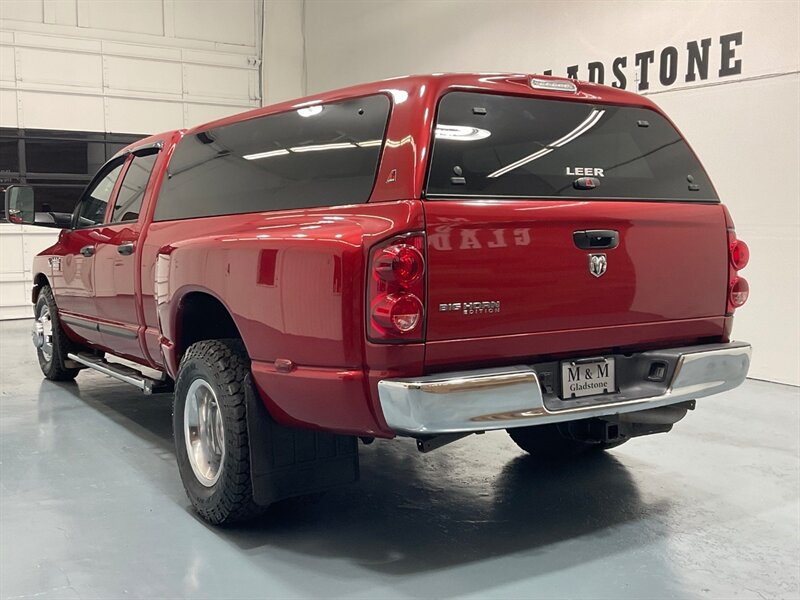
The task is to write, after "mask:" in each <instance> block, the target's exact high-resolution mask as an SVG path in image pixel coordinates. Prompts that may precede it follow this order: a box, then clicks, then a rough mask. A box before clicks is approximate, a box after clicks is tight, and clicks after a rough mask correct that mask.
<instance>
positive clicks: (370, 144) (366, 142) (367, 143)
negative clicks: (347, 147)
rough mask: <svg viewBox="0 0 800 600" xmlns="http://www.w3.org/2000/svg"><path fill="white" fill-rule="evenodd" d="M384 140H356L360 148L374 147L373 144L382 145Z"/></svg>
mask: <svg viewBox="0 0 800 600" xmlns="http://www.w3.org/2000/svg"><path fill="white" fill-rule="evenodd" d="M381 144H383V140H364V141H363V142H356V146H358V147H359V148H372V147H373V146H380V145H381Z"/></svg>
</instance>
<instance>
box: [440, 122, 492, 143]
mask: <svg viewBox="0 0 800 600" xmlns="http://www.w3.org/2000/svg"><path fill="white" fill-rule="evenodd" d="M490 135H492V132H491V131H488V130H486V129H480V128H479V127H467V126H465V125H437V126H436V139H437V140H454V141H462V142H471V141H473V140H482V139H485V138H487V137H489V136H490Z"/></svg>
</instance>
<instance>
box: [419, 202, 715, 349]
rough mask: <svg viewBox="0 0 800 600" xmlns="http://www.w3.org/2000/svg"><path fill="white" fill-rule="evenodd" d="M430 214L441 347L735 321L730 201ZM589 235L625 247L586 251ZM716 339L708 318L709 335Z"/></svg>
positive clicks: (457, 206) (447, 206)
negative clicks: (730, 291)
mask: <svg viewBox="0 0 800 600" xmlns="http://www.w3.org/2000/svg"><path fill="white" fill-rule="evenodd" d="M425 213H426V222H427V236H428V306H429V309H428V322H427V336H426V338H427V340H428V341H429V342H431V341H433V342H435V341H441V340H457V339H462V340H464V339H468V338H478V337H486V336H504V335H513V334H528V333H544V332H558V331H562V332H565V334H567V332H568V331H569V330H573V333H571V334H569V335H572V336H573V337H574V330H579V329H596V328H603V327H610V326H620V325H630V324H634V323H642V324H644V323H653V324H656V323H664V322H669V321H685V320H691V319H701V318H703V317H722V316H723V315H724V314H725V307H726V290H727V273H728V270H727V266H726V264H727V237H726V236H727V234H726V228H725V218H724V214H723V209H722V207H721V205H719V204H701V203H680V202H629V201H628V202H613V201H601V200H593V201H591V202H585V201H580V200H567V199H565V200H563V201H562V200H559V201H554V200H539V201H537V200H530V201H523V200H513V201H485V200H467V199H463V200H458V199H454V200H441V201H428V202H426V203H425ZM587 230H590V231H594V230H605V231H613V232H616V233H617V234H618V243H617V245H616V247H614V248H591V247H590V248H579V247H578V245H576V240H575V235H574V234H575V232H582V231H587ZM579 239H580V234H579ZM600 243H604V242H603V241H602V240H601V241H600ZM592 255H604V262H605V263H606V267H605V270H604V272H602V273H600V272H599V271H602V270H603V269H602V266H595V268H594V269H592V268H591V261H592ZM598 260H601V261H602V259H600V257H599V256H598V257H597V259H596V260H595V263H597V262H598ZM593 270H594V273H593V272H592V271H593ZM684 327H685V324H684ZM659 330H663V328H659ZM691 330H692V328H691V327H689V328H688V330H687V333H690V332H691ZM708 333H709V331H708V323H707V322H705V321H698V330H697V335H698V337H700V336H703V335H707V334H708ZM610 345H613V343H612V344H609V346H610Z"/></svg>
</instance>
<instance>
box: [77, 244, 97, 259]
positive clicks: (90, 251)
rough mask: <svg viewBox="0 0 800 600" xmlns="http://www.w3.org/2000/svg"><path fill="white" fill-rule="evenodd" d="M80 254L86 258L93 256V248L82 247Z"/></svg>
mask: <svg viewBox="0 0 800 600" xmlns="http://www.w3.org/2000/svg"><path fill="white" fill-rule="evenodd" d="M80 252H81V254H83V255H84V256H86V257H89V256H94V246H84V247H83V248H81V250H80Z"/></svg>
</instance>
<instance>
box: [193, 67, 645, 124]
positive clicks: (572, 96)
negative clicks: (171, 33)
mask: <svg viewBox="0 0 800 600" xmlns="http://www.w3.org/2000/svg"><path fill="white" fill-rule="evenodd" d="M533 78H535V79H537V80H544V81H554V82H565V83H571V84H574V85H575V86H576V88H577V91H575V92H572V91H570V92H565V91H561V90H543V89H534V88H533V87H532V86H531V79H533ZM450 90H462V91H464V90H468V91H475V92H490V93H491V92H495V93H505V94H524V95H530V96H540V97H543V98H553V99H560V100H569V101H583V102H586V101H594V102H602V103H605V104H625V105H631V106H645V107H649V108H652V107H654V104H653V103H652V102H651V101H650V100H649V99H647V98H645V97H644V96H640V95H638V94H635V93H633V92H628V91H625V90H622V89H619V88H614V87H610V86H606V85H600V84H596V83H591V82H588V81H577V80H574V79H568V78H566V77H553V76H550V75H529V74H524V73H434V74H429V75H406V76H402V77H393V78H390V79H383V80H381V81H374V82H371V83H362V84H358V85H354V86H349V87H345V88H339V89H336V90H330V91H327V92H322V93H320V94H314V95H311V96H305V97H302V98H296V99H293V100H288V101H285V102H280V103H278V104H271V105H269V106H264V107H262V108H256V109H253V110H249V111H246V112H243V113H239V114H236V115H232V116H229V117H224V118H221V119H217V120H214V121H210V122H208V123H204V124H202V125H197V126H195V127H192V128H190V129H188V130H187V133H195V132H199V131H205V130H207V129H210V128H212V127H218V126H220V125H228V124H230V123H236V122H239V121H245V120H248V119H252V118H254V117H259V116H263V115H269V114H274V113H279V112H283V111H287V110H292V109H297V108H301V107H303V106H308V105H312V104H322V103H326V102H335V101H338V100H342V99H345V98H353V97H358V96H368V95H371V94H379V93H388V94H389V95H391V96H392V98H393V100H394V102H395V103H396V104H399V103H401V102H405V101H407V100H409V99H413V98H414V97H415V96H416V98H417V99H419V100H421V99H422V98H423V96H428V97H431V96H432V97H435V98H438V97H439V96H441V95H442V94H444V93H446V92H447V91H450Z"/></svg>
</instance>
